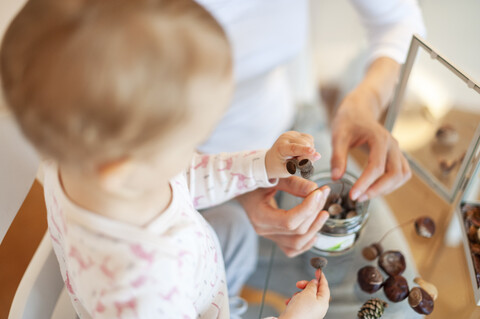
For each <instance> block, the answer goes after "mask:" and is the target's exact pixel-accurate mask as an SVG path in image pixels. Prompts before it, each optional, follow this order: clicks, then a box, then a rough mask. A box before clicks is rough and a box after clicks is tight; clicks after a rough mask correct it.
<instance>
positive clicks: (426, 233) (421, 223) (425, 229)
mask: <svg viewBox="0 0 480 319" xmlns="http://www.w3.org/2000/svg"><path fill="white" fill-rule="evenodd" d="M415 230H416V232H417V235H419V236H421V237H425V238H431V237H432V236H433V235H434V234H435V222H434V221H433V219H431V218H430V217H427V216H423V217H419V218H417V219H416V220H415Z"/></svg>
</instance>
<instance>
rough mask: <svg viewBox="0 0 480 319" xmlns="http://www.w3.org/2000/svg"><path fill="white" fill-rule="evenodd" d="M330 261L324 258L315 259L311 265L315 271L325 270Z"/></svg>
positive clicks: (311, 260)
mask: <svg viewBox="0 0 480 319" xmlns="http://www.w3.org/2000/svg"><path fill="white" fill-rule="evenodd" d="M327 264H328V260H327V259H326V258H323V257H313V258H312V259H310V265H312V267H313V268H315V269H323V268H325V266H327Z"/></svg>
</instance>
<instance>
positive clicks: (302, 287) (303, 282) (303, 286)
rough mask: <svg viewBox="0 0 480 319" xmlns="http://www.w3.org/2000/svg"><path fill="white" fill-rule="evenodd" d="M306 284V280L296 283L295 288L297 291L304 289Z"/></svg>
mask: <svg viewBox="0 0 480 319" xmlns="http://www.w3.org/2000/svg"><path fill="white" fill-rule="evenodd" d="M307 284H308V280H300V281H297V284H296V285H295V286H297V288H298V289H305V287H306V286H307Z"/></svg>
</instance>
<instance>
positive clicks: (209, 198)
mask: <svg viewBox="0 0 480 319" xmlns="http://www.w3.org/2000/svg"><path fill="white" fill-rule="evenodd" d="M292 157H302V158H308V159H310V160H312V161H315V160H318V159H319V158H320V155H319V154H318V153H316V152H315V149H314V146H313V138H312V137H311V136H310V135H308V134H302V133H298V132H287V133H284V134H282V135H281V136H280V137H279V138H278V139H277V141H276V142H275V144H274V145H273V146H272V148H270V149H269V150H268V151H265V150H261V151H246V152H239V153H222V154H218V155H200V154H196V155H195V156H194V158H193V159H192V163H191V165H190V168H189V169H188V170H187V172H186V175H187V176H186V177H187V182H188V186H189V189H190V196H191V198H192V200H193V203H194V206H195V208H197V209H202V208H206V207H209V206H214V205H217V204H220V203H222V202H225V201H227V200H229V199H231V198H234V197H236V196H238V195H241V194H243V193H246V192H250V191H252V190H254V189H256V188H258V187H271V186H274V185H276V183H277V180H276V179H277V178H282V177H288V176H290V174H289V173H288V171H287V169H286V167H285V164H286V161H287V160H288V159H290V158H292Z"/></svg>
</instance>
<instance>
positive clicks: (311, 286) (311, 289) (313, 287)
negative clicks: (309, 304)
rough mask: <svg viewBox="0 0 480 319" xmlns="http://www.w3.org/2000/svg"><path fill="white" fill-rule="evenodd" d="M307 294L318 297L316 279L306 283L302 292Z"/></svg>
mask: <svg viewBox="0 0 480 319" xmlns="http://www.w3.org/2000/svg"><path fill="white" fill-rule="evenodd" d="M303 291H304V292H305V293H307V294H312V295H313V296H315V295H317V296H318V293H317V291H318V280H317V279H312V280H310V281H309V282H308V284H307V286H306V287H305V289H304V290H303Z"/></svg>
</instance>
